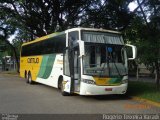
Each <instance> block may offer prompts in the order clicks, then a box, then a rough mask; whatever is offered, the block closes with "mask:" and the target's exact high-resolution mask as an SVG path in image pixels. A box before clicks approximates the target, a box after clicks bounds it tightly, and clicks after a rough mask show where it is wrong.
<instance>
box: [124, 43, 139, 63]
mask: <svg viewBox="0 0 160 120" xmlns="http://www.w3.org/2000/svg"><path fill="white" fill-rule="evenodd" d="M126 46H127V47H130V48H131V49H132V57H131V58H128V60H134V59H135V58H136V57H137V47H136V46H134V45H129V44H126Z"/></svg>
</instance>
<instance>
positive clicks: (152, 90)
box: [128, 81, 160, 103]
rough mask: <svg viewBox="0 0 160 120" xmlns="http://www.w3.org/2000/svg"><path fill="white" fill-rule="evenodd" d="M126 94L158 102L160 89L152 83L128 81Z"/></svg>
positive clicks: (159, 100)
mask: <svg viewBox="0 0 160 120" xmlns="http://www.w3.org/2000/svg"><path fill="white" fill-rule="evenodd" d="M128 95H130V96H136V97H140V98H144V99H148V100H151V101H154V102H159V103H160V89H159V90H158V89H157V88H156V84H154V83H146V82H139V81H130V82H129V86H128Z"/></svg>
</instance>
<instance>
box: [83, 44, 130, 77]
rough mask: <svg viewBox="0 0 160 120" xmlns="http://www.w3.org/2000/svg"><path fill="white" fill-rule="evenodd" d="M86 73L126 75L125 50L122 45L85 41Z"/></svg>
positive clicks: (84, 62)
mask: <svg viewBox="0 0 160 120" xmlns="http://www.w3.org/2000/svg"><path fill="white" fill-rule="evenodd" d="M83 65H84V66H83V67H84V74H87V75H96V76H122V75H126V74H127V71H126V67H125V51H124V47H123V46H122V45H109V44H108V45H107V44H106V45H104V44H93V43H92V44H91V43H88V44H87V43H85V56H84V57H83Z"/></svg>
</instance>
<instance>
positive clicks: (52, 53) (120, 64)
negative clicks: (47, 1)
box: [20, 28, 136, 95]
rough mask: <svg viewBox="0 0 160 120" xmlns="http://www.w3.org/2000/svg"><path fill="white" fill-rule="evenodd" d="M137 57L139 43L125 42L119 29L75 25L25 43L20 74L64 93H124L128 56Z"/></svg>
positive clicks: (126, 82) (30, 80)
mask: <svg viewBox="0 0 160 120" xmlns="http://www.w3.org/2000/svg"><path fill="white" fill-rule="evenodd" d="M126 46H129V47H131V48H132V58H127V54H126ZM135 58H136V47H135V46H133V45H125V44H124V41H123V38H122V35H121V33H119V32H117V31H110V30H104V29H94V28H72V29H68V30H66V31H64V32H60V33H53V34H50V35H47V36H44V37H41V38H38V39H36V40H34V41H31V42H27V43H24V44H23V45H22V47H21V57H20V76H21V77H23V78H26V81H27V83H29V84H31V83H33V82H38V83H42V84H45V85H49V86H52V87H55V88H59V89H61V92H62V95H70V94H73V93H77V94H79V95H106V94H125V93H126V91H127V86H128V60H129V59H130V60H132V59H135Z"/></svg>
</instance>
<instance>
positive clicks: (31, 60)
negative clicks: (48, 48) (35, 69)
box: [27, 58, 39, 63]
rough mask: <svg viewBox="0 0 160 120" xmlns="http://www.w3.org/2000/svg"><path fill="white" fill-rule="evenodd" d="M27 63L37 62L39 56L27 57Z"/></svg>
mask: <svg viewBox="0 0 160 120" xmlns="http://www.w3.org/2000/svg"><path fill="white" fill-rule="evenodd" d="M27 63H39V58H28V59H27Z"/></svg>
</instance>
